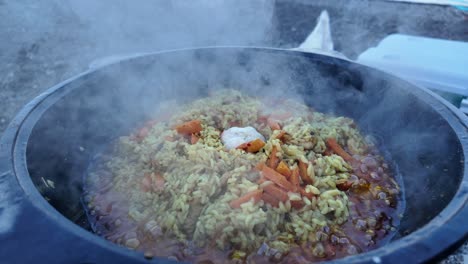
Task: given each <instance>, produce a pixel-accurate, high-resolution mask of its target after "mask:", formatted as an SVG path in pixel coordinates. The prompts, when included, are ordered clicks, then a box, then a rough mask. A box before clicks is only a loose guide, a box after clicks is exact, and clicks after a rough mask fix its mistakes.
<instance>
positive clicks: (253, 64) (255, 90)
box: [0, 47, 468, 263]
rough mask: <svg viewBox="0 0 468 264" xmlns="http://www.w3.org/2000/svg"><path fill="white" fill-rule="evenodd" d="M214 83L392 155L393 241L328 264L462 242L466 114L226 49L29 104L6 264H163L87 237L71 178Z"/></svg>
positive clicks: (162, 59) (6, 147)
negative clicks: (399, 205)
mask: <svg viewBox="0 0 468 264" xmlns="http://www.w3.org/2000/svg"><path fill="white" fill-rule="evenodd" d="M221 87H230V88H236V89H241V90H243V91H245V92H247V93H250V94H253V95H262V94H265V93H268V94H275V95H282V94H283V96H295V97H298V98H302V99H303V100H304V101H305V103H306V104H308V105H310V106H311V107H313V108H314V109H316V110H318V111H323V112H326V113H332V114H336V115H343V116H348V117H351V118H354V119H355V120H356V121H357V123H358V124H359V126H360V128H361V129H362V130H363V132H364V134H371V135H374V136H376V138H377V139H378V141H379V144H381V145H382V146H384V149H386V151H387V152H388V153H389V155H390V156H391V158H392V159H393V162H394V163H395V164H396V166H397V167H398V170H399V171H400V173H401V175H402V178H403V181H404V188H405V198H406V211H405V213H404V217H403V219H402V220H401V226H400V229H399V234H398V235H397V236H396V237H395V239H394V240H393V242H391V243H390V244H389V245H387V246H385V247H382V248H380V249H378V250H375V251H372V252H369V253H366V254H362V255H359V256H353V257H348V258H345V259H342V260H338V261H336V262H373V261H377V262H378V261H379V258H380V260H381V261H382V262H398V261H401V260H403V259H404V260H405V261H408V263H410V262H420V261H424V260H428V259H434V258H435V257H437V256H440V255H441V254H443V253H444V252H446V251H447V250H450V249H451V247H452V246H454V245H455V244H456V243H457V242H459V241H461V240H463V239H466V234H467V226H468V225H466V223H465V219H466V218H467V217H468V209H467V208H466V201H467V197H468V193H467V190H468V176H467V170H466V168H467V164H468V163H467V160H466V159H465V157H466V155H467V154H468V139H467V119H466V117H464V116H463V115H461V114H460V113H459V112H457V110H455V109H454V108H453V107H452V106H450V105H448V104H447V103H445V102H443V101H441V100H440V99H439V98H438V97H435V96H434V95H432V93H430V92H428V91H426V90H424V89H421V88H418V87H415V86H413V85H411V84H408V83H406V82H404V81H401V80H398V79H396V78H394V77H392V76H389V75H387V74H385V73H382V72H379V71H376V70H373V69H369V68H367V67H364V66H362V65H358V64H355V63H352V62H348V61H344V60H340V59H335V58H331V57H327V56H323V55H318V54H310V53H303V52H297V51H285V50H275V49H263V48H236V47H225V48H203V49H189V50H179V51H169V52H162V53H155V54H147V55H144V56H139V57H135V58H132V59H128V60H124V61H121V62H119V63H116V64H112V65H109V66H105V67H102V68H99V69H95V70H90V71H88V72H86V73H84V74H82V75H80V76H77V77H75V78H73V79H71V80H69V81H66V82H64V83H62V84H59V85H58V86H56V87H53V88H52V89H50V90H49V91H48V92H46V93H45V94H43V95H41V96H39V97H38V98H36V99H35V100H34V101H33V102H31V103H30V104H28V105H27V106H26V107H25V108H24V109H23V111H22V112H21V113H20V114H19V115H18V116H17V117H16V119H15V120H14V121H13V122H12V123H11V124H10V126H9V128H8V130H7V131H6V133H5V134H4V136H3V139H2V145H1V147H2V149H1V159H0V162H1V167H0V168H1V171H0V172H1V174H0V183H1V185H0V191H2V195H3V196H2V197H1V199H0V202H1V203H0V206H1V208H2V209H1V211H0V217H1V220H2V225H0V239H1V241H7V240H8V242H6V243H5V242H4V243H3V244H2V247H0V257H1V258H2V259H3V260H5V259H9V260H11V261H8V262H9V263H14V262H19V263H33V262H38V261H39V262H44V263H45V262H47V263H106V262H110V263H128V262H130V261H133V262H148V261H153V262H160V263H162V262H168V261H166V260H160V259H153V260H146V259H144V257H143V254H141V253H138V252H133V251H131V250H128V249H125V248H121V247H119V246H116V245H114V244H112V243H110V242H107V241H105V240H104V239H102V238H100V237H98V236H97V235H94V234H92V233H91V232H88V231H86V230H89V225H88V223H87V220H86V218H85V217H84V213H83V208H82V205H81V203H80V198H81V193H82V184H81V182H82V177H83V174H84V172H85V170H86V168H87V166H88V164H89V160H90V159H91V158H92V156H93V155H94V154H95V153H96V152H99V151H100V150H102V148H103V147H105V146H106V145H107V144H108V143H109V142H110V141H111V140H112V139H114V138H116V137H118V136H119V135H124V134H128V133H129V132H130V130H131V129H133V128H135V127H136V126H138V125H139V124H141V123H142V122H143V121H144V120H145V118H148V116H147V114H148V113H150V112H151V110H152V109H154V107H155V106H157V105H158V103H159V102H161V101H164V100H171V99H174V98H176V99H177V100H179V101H180V102H184V101H188V100H191V99H193V98H194V97H201V96H206V95H208V93H209V91H210V90H211V89H217V88H221ZM41 178H44V179H50V180H52V181H53V182H54V183H55V188H50V187H49V188H47V187H46V186H45V184H44V182H43V180H42V179H41ZM46 198H47V199H48V200H49V203H48V202H47V201H46Z"/></svg>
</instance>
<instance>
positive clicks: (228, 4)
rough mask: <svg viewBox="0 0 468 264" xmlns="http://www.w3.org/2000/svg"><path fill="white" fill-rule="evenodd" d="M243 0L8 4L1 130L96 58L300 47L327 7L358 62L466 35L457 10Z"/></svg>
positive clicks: (2, 0) (340, 44) (1, 3)
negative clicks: (400, 45) (409, 41)
mask: <svg viewBox="0 0 468 264" xmlns="http://www.w3.org/2000/svg"><path fill="white" fill-rule="evenodd" d="M200 2H202V4H203V5H198V4H200ZM239 3H240V2H238V1H224V2H223V4H220V2H215V1H210V0H201V1H198V2H197V4H193V3H190V2H189V3H183V2H182V1H159V2H158V4H157V5H156V4H154V2H153V1H150V0H141V1H138V5H135V4H134V2H130V1H125V0H101V1H94V0H81V1H80V0H62V1H61V0H49V1H36V0H22V1H15V0H0V39H1V40H2V41H1V42H0V61H1V63H0V101H1V102H2V103H1V104H0V131H3V130H4V129H5V128H6V126H7V124H8V122H9V121H10V120H11V118H12V117H13V116H14V115H15V114H16V113H17V112H18V111H19V109H21V107H22V106H23V105H25V104H26V103H27V102H28V101H30V100H31V99H32V98H34V97H35V96H37V95H38V94H40V93H41V92H42V91H44V90H45V89H47V88H49V87H51V86H53V85H54V84H57V83H59V82H61V81H63V80H65V79H67V78H69V77H72V76H74V75H76V74H78V73H80V72H82V71H84V70H86V69H87V68H88V65H89V64H90V62H92V61H93V60H95V59H97V58H102V57H106V56H110V55H114V54H132V53H136V52H144V51H154V50H161V49H170V48H180V47H188V46H203V45H257V46H274V47H283V48H291V47H296V46H297V45H299V44H300V43H301V42H302V41H303V40H304V39H305V37H306V36H307V35H308V33H309V32H310V30H311V29H312V28H313V27H314V25H315V21H316V17H317V16H318V14H319V13H320V11H321V10H322V9H327V10H328V11H329V13H330V18H331V27H332V37H333V40H334V42H335V48H336V49H337V50H338V51H341V52H342V53H344V54H345V55H347V56H348V57H350V58H356V57H357V55H358V54H359V53H361V52H362V51H364V50H366V49H367V48H369V47H371V46H375V45H377V43H378V42H379V41H380V40H381V39H382V38H384V37H385V36H387V35H388V34H392V33H403V34H410V35H420V36H428V37H437V38H445V39H452V40H461V41H468V20H466V17H465V16H464V14H462V13H461V12H460V11H457V10H455V9H454V8H450V7H440V6H424V5H410V4H404V3H389V2H384V1H377V0H373V1H367V0H353V1H348V0H340V1H338V0H315V1H313V2H312V1H305V0H296V1H284V0H277V1H276V3H275V2H273V1H262V2H261V1H249V2H247V1H244V2H241V3H243V4H239ZM311 3H312V4H311ZM206 10H208V12H207V11H206ZM239 18H242V19H239ZM213 21H216V22H215V23H214V22H213ZM467 253H468V247H467V245H466V244H465V245H464V246H463V247H462V248H460V249H459V250H458V253H457V254H454V255H451V256H450V257H449V258H447V259H446V260H444V262H446V263H463V261H465V263H467V259H466V254H467ZM463 254H465V259H463Z"/></svg>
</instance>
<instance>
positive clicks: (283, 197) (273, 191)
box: [259, 179, 289, 203]
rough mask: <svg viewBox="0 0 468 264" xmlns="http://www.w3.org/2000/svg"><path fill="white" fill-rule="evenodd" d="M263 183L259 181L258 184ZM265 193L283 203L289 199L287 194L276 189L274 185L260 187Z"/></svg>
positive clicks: (261, 180)
mask: <svg viewBox="0 0 468 264" xmlns="http://www.w3.org/2000/svg"><path fill="white" fill-rule="evenodd" d="M264 182H265V179H260V180H259V184H262V183H264ZM262 188H263V190H264V191H265V192H266V193H269V194H270V195H271V196H273V197H275V199H277V200H279V201H282V202H283V203H284V202H286V201H287V200H288V199H289V196H288V193H287V192H286V191H285V190H283V189H281V188H280V187H278V186H277V185H276V184H269V185H266V186H263V187H262Z"/></svg>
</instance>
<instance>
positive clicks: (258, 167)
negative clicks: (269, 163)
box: [255, 162, 266, 171]
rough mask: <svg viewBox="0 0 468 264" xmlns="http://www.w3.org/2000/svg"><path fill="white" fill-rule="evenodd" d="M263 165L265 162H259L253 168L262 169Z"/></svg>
mask: <svg viewBox="0 0 468 264" xmlns="http://www.w3.org/2000/svg"><path fill="white" fill-rule="evenodd" d="M264 166H266V165H265V163H263V162H259V163H258V164H257V165H255V169H256V170H258V171H262V170H263V167H264Z"/></svg>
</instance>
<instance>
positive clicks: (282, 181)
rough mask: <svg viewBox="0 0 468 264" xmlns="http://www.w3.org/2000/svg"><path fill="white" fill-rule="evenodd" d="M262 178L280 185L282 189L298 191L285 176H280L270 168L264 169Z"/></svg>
mask: <svg viewBox="0 0 468 264" xmlns="http://www.w3.org/2000/svg"><path fill="white" fill-rule="evenodd" d="M262 176H263V177H265V178H266V179H268V180H270V181H272V182H274V183H276V184H278V185H279V186H280V187H282V188H284V189H285V190H287V191H292V192H294V191H296V189H297V188H296V186H294V185H292V184H291V183H290V182H289V181H288V180H287V179H286V178H285V177H284V176H283V175H281V174H279V173H278V172H276V171H275V170H273V169H272V168H269V167H266V166H265V167H263V169H262Z"/></svg>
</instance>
